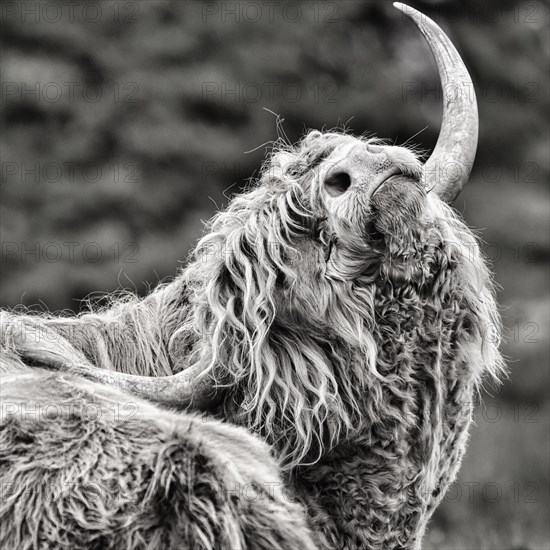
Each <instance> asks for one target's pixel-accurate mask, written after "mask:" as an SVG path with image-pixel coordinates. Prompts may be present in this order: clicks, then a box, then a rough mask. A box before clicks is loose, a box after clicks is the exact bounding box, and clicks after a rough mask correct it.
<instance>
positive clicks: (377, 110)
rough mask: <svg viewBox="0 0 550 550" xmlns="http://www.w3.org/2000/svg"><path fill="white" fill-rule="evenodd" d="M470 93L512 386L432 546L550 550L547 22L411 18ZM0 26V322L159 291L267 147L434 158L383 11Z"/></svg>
mask: <svg viewBox="0 0 550 550" xmlns="http://www.w3.org/2000/svg"><path fill="white" fill-rule="evenodd" d="M414 6H415V7H417V8H419V9H421V10H423V11H424V12H425V13H427V14H429V15H431V16H432V17H433V18H434V19H436V21H438V22H439V23H440V24H441V25H442V26H443V28H444V29H446V30H447V31H448V33H449V34H450V36H451V37H452V39H453V41H454V42H455V44H456V45H457V47H458V49H459V51H460V52H461V53H462V54H463V57H464V59H465V61H466V63H467V65H468V66H469V67H470V69H471V73H472V75H473V78H474V80H475V84H476V90H477V94H478V98H479V107H480V117H481V135H480V147H479V152H478V157H477V161H476V167H475V170H474V173H473V177H472V181H471V183H470V184H469V185H468V187H467V188H466V189H465V190H464V191H463V193H462V194H461V195H460V197H459V199H458V201H457V203H456V206H457V208H458V209H459V210H460V211H461V212H462V213H463V214H464V216H465V218H466V220H467V221H468V223H469V224H470V225H471V226H473V227H475V228H478V229H479V230H480V234H481V236H482V238H483V239H484V241H485V243H486V244H485V251H486V253H487V255H488V256H489V257H490V258H491V259H492V260H493V264H494V270H495V273H496V280H497V282H498V283H499V284H500V285H501V287H502V288H501V290H500V293H499V300H500V303H501V304H502V308H503V316H504V323H505V326H506V334H507V342H506V344H505V345H504V352H505V353H506V356H507V357H508V359H509V366H510V372H511V375H510V379H509V380H508V381H506V382H505V384H504V385H503V387H502V388H501V390H500V391H499V392H498V393H496V392H494V393H492V394H485V395H484V396H483V403H482V404H481V405H480V406H479V407H478V411H477V414H476V419H477V425H476V427H475V428H474V430H473V433H472V437H471V443H470V449H469V453H468V455H467V457H466V459H465V462H464V465H463V468H462V470H461V473H460V477H459V479H458V481H457V483H456V484H455V485H454V486H453V487H452V489H451V491H449V494H448V495H447V497H446V499H445V502H444V504H443V505H442V506H441V507H440V509H439V510H438V512H437V514H436V516H435V518H434V520H433V522H432V523H431V525H430V529H429V532H428V534H427V536H426V540H425V548H438V549H451V548H457V549H458V548H460V549H466V548H467V549H482V548H499V549H511V548H515V549H541V548H548V545H549V531H548V515H547V514H548V507H549V500H548V498H549V479H548V475H549V474H548V458H549V441H548V429H549V412H550V407H549V403H550V391H549V367H548V343H549V336H548V333H549V319H548V312H549V285H548V270H547V268H548V258H549V251H550V243H549V227H548V220H549V210H548V208H549V201H548V199H549V197H548V189H549V188H548V183H549V176H550V174H549V154H550V152H549V148H550V145H549V130H548V106H549V90H548V73H547V71H548V62H549V36H548V24H549V8H548V4H547V3H546V2H544V1H538V0H537V1H524V2H521V1H512V0H500V1H498V2H497V1H496V0H494V1H493V0H490V1H485V0H476V1H472V2H459V1H458V0H456V1H453V0H439V1H438V0H434V1H428V0H423V1H420V0H417V1H415V2H414ZM1 10H2V23H1V24H2V29H1V30H2V32H1V36H2V56H1V57H2V58H1V62H2V128H1V130H2V131H1V147H2V165H1V166H2V183H1V186H2V187H1V204H0V215H1V241H2V266H1V294H0V305H2V306H4V307H13V306H16V305H17V304H24V305H26V306H34V307H36V308H39V309H45V308H47V309H49V310H59V309H66V308H69V309H71V310H75V311H78V310H79V308H80V307H81V302H80V300H82V299H83V298H85V297H88V296H89V295H90V294H91V293H96V292H100V293H105V292H109V291H113V290H115V289H117V288H120V287H121V286H122V287H125V288H130V289H133V290H135V291H136V292H138V293H144V292H146V291H147V288H148V287H149V286H151V285H154V284H155V283H157V282H158V281H159V280H160V279H163V278H164V277H167V276H170V275H173V274H174V273H175V271H176V269H177V268H178V267H179V266H180V265H181V262H182V261H185V259H186V256H187V254H188V251H189V250H190V248H191V247H192V246H193V243H194V242H195V241H196V239H197V238H198V237H199V236H200V235H201V231H202V220H207V219H209V218H210V217H211V216H212V214H213V213H214V212H215V211H216V210H217V209H218V208H221V207H222V206H223V205H224V204H226V203H227V200H228V197H229V196H230V195H231V194H232V193H235V192H238V191H239V190H240V189H242V187H243V186H244V185H245V184H246V182H247V179H248V178H250V177H252V176H254V175H255V174H257V173H258V168H259V166H260V163H261V161H262V159H263V157H264V155H265V152H266V148H265V146H264V145H263V144H265V143H266V142H269V141H271V140H274V139H276V138H277V135H278V134H277V128H276V119H275V117H274V115H273V113H276V114H279V115H280V116H281V117H282V118H284V124H283V129H284V132H286V135H287V136H288V138H289V139H290V140H291V141H294V140H296V139H298V138H299V136H300V135H301V134H302V133H303V131H304V129H305V128H323V127H325V128H331V127H334V126H341V125H342V124H347V126H349V127H350V128H352V129H353V130H354V131H355V132H357V133H361V132H364V131H366V130H368V131H370V132H373V133H376V134H377V135H379V136H381V137H386V138H389V139H391V140H395V141H396V142H397V143H402V142H405V141H406V140H407V139H409V138H411V137H412V136H415V137H413V139H412V141H411V142H412V143H415V144H417V145H419V146H421V147H422V148H425V149H427V150H429V149H430V148H431V147H433V145H434V144H435V141H436V139H437V135H438V129H439V123H440V115H441V97H440V92H439V88H438V84H437V81H438V79H437V73H436V70H435V66H434V62H433V60H432V57H431V54H430V53H429V50H428V48H427V46H426V44H425V43H424V40H423V38H422V37H421V35H420V34H419V32H418V30H417V29H416V28H415V27H414V26H413V24H412V23H410V22H408V20H406V19H405V18H404V17H403V16H402V15H401V14H400V13H399V12H398V11H396V10H393V9H392V8H391V4H390V3H389V2H375V1H371V0H364V1H361V0H354V1H343V2H336V1H313V2H300V3H297V2H287V1H283V0H278V1H274V2H259V1H241V2H205V3H200V2H191V1H181V0H174V1H164V0H154V1H149V0H139V1H122V0H121V1H113V2H95V1H82V2H81V1H74V2H61V0H59V1H28V0H27V1H16V2H9V1H7V2H3V3H2V5H1Z"/></svg>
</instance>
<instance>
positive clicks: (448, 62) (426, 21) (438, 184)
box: [394, 2, 479, 203]
mask: <svg viewBox="0 0 550 550" xmlns="http://www.w3.org/2000/svg"><path fill="white" fill-rule="evenodd" d="M394 6H395V7H396V8H397V9H398V10H400V11H402V12H403V13H404V14H405V15H407V16H408V17H409V18H410V19H412V20H413V21H414V23H415V24H416V26H417V27H418V28H419V29H420V31H421V32H422V34H423V35H424V37H425V38H426V40H427V41H428V44H429V46H430V49H431V50H432V53H433V55H434V57H435V61H436V63H437V68H438V70H439V77H440V79H441V86H442V88H443V121H442V123H441V132H440V133H439V139H438V140H437V145H436V146H435V149H434V151H433V153H432V155H431V157H430V158H429V159H428V161H427V162H426V164H425V165H424V182H425V184H426V187H427V189H428V190H430V191H431V190H432V189H434V190H435V192H436V193H437V194H438V195H439V197H440V198H441V199H442V200H444V201H445V202H448V203H452V202H453V201H454V200H455V198H456V197H457V195H458V194H459V193H460V190H461V189H462V186H463V185H464V184H465V183H466V181H467V180H468V177H469V175H470V172H471V170H472V165H473V163H474V159H475V156H476V149H477V139H478V127H479V117H478V113H477V101H476V95H475V91H474V85H473V83H472V79H471V77H470V75H469V74H468V70H467V69H466V66H465V65H464V62H463V61H462V59H461V57H460V55H459V54H458V52H457V51H456V48H455V47H454V46H453V44H452V42H451V41H450V39H449V37H448V36H447V35H446V34H445V33H444V32H443V31H442V30H441V29H440V28H439V26H438V25H437V24H436V23H434V22H433V21H432V20H431V19H430V18H429V17H426V16H425V15H424V14H422V13H420V12H419V11H417V10H415V9H413V8H411V7H409V6H406V5H405V4H401V3H399V2H395V3H394Z"/></svg>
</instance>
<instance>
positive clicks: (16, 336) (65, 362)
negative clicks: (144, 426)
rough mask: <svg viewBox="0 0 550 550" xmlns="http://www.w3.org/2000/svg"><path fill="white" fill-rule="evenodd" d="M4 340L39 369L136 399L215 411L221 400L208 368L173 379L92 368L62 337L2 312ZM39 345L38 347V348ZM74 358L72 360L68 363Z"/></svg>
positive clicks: (0, 327) (192, 369)
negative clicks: (68, 375) (75, 377)
mask: <svg viewBox="0 0 550 550" xmlns="http://www.w3.org/2000/svg"><path fill="white" fill-rule="evenodd" d="M0 340H1V341H2V342H3V343H4V345H5V347H6V349H8V350H9V349H11V350H14V351H15V352H16V353H17V354H19V355H20V356H21V357H22V358H25V359H27V360H30V361H32V362H33V363H35V364H36V365H37V366H42V367H44V368H50V369H57V370H62V371H66V372H69V373H71V374H77V375H80V376H83V377H85V378H87V379H89V380H93V381H94V382H100V383H102V384H106V385H109V386H114V387H117V388H120V389H122V390H125V391H127V392H129V393H131V394H132V395H136V396H138V397H142V398H144V399H147V400H149V401H156V402H159V403H165V404H168V405H173V406H177V407H186V406H188V405H192V406H193V408H198V409H208V408H212V406H213V405H215V404H216V403H217V400H218V398H220V393H219V392H216V389H215V381H214V380H213V378H212V375H211V374H210V373H209V372H208V370H205V369H204V367H202V366H198V365H194V366H191V367H188V368H187V369H185V370H183V371H181V372H179V373H177V374H174V375H172V376H160V377H153V376H139V375H133V374H125V373H121V372H115V371H109V370H105V369H102V368H98V367H95V366H94V365H92V364H91V363H90V362H89V361H88V360H87V359H86V357H84V355H83V354H80V353H79V352H77V351H76V350H75V349H74V348H73V347H72V346H71V344H70V343H69V342H68V341H67V340H66V339H65V338H64V337H63V336H61V335H60V334H59V333H57V332H55V331H54V330H52V329H50V328H49V327H46V326H45V325H42V324H39V323H34V322H33V321H31V320H29V319H24V320H22V319H17V318H11V319H10V316H9V315H7V314H6V313H5V312H0ZM37 344H38V345H37ZM69 357H71V358H72V359H67V358H69Z"/></svg>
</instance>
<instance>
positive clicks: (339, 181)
mask: <svg viewBox="0 0 550 550" xmlns="http://www.w3.org/2000/svg"><path fill="white" fill-rule="evenodd" d="M350 185H351V176H350V175H349V174H348V173H347V172H345V171H343V170H339V171H337V172H332V173H330V174H328V175H327V177H326V178H325V188H326V190H327V193H328V194H329V195H330V196H331V197H338V196H340V195H342V194H344V193H345V192H346V191H347V190H348V189H349V188H350Z"/></svg>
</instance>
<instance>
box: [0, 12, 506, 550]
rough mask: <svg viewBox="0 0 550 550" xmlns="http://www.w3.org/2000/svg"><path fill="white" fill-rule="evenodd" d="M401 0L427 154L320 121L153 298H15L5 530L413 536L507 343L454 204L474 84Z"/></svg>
mask: <svg viewBox="0 0 550 550" xmlns="http://www.w3.org/2000/svg"><path fill="white" fill-rule="evenodd" d="M397 7H398V8H399V9H401V10H402V11H404V12H405V13H407V14H408V15H409V16H410V17H411V18H412V19H413V21H414V22H415V23H416V24H417V25H418V26H419V28H420V29H421V31H422V32H423V34H424V35H425V37H426V38H427V40H428V43H429V44H430V47H431V49H432V51H433V52H434V55H435V58H436V61H437V64H438V67H439V72H440V75H441V80H442V85H443V91H444V96H445V97H444V116H443V123H442V130H441V135H440V138H439V141H438V144H437V146H436V149H435V151H434V153H433V154H432V156H431V157H430V158H429V159H428V161H427V162H426V164H424V165H422V163H421V162H420V160H419V159H418V158H417V156H416V155H415V154H414V153H413V152H412V151H411V150H409V149H407V148H404V147H394V146H388V145H386V144H384V142H382V141H380V140H375V139H366V138H362V137H360V138H356V137H352V136H350V135H347V134H346V133H345V132H328V133H322V132H318V131H311V132H309V133H308V134H307V135H306V136H305V137H304V138H303V139H302V141H300V142H299V143H298V144H297V145H296V146H288V145H286V146H285V145H281V146H279V147H278V148H276V150H275V151H274V152H273V153H272V154H271V155H270V157H269V159H268V160H267V162H266V164H265V166H264V168H263V170H262V173H261V176H260V178H259V181H258V182H257V184H256V185H255V186H253V188H252V189H250V190H248V191H247V192H245V193H243V194H241V195H239V196H237V197H235V198H234V199H233V200H232V201H231V203H230V204H229V206H228V208H227V209H226V210H225V211H223V212H220V213H218V214H217V215H216V216H215V218H214V219H213V220H212V222H211V223H210V225H209V228H208V232H207V233H206V235H205V236H204V237H203V238H202V240H201V241H200V242H199V244H198V245H197V247H196V249H195V251H194V255H193V258H192V259H191V261H190V262H189V264H188V265H187V267H186V268H185V269H183V270H182V271H181V273H180V274H179V275H178V276H177V277H176V278H175V280H174V281H172V282H171V283H169V284H164V285H161V286H159V287H158V288H157V289H156V290H155V291H154V292H152V293H151V294H150V295H149V296H147V297H146V298H144V299H138V298H128V299H125V300H121V299H117V300H114V301H113V303H112V304H111V305H110V306H109V307H106V308H104V309H102V310H97V311H91V312H89V313H86V314H83V315H81V316H78V317H59V316H57V317H56V316H46V315H22V314H15V313H10V312H4V313H3V317H2V321H1V333H0V338H1V344H2V350H3V357H2V372H3V374H2V391H1V398H2V403H3V405H2V432H1V433H2V435H1V438H2V439H1V442H2V444H1V446H0V449H1V450H0V456H1V462H0V475H1V480H2V486H3V488H4V491H5V493H6V494H4V495H3V497H4V498H3V500H2V503H1V504H0V519H1V527H0V543H1V545H2V547H10V548H12V547H13V548H15V547H16V548H20V549H23V548H53V547H55V548H67V549H68V548H71V549H76V548H83V549H84V548H86V549H87V548H117V549H120V548H125V549H128V550H130V549H132V550H134V549H138V548H180V549H193V550H196V549H204V550H207V549H218V548H219V549H226V548H232V549H237V548H239V549H277V548H279V549H294V548H303V549H308V548H311V549H313V548H317V549H324V550H329V549H335V548H341V549H344V548H345V549H369V550H374V549H377V550H382V549H384V550H386V549H390V548H393V549H397V548H418V547H419V544H420V541H421V538H422V534H423V532H424V529H425V527H426V524H427V521H428V519H429V518H430V516H431V514H432V513H433V511H434V509H435V508H436V506H437V504H438V503H439V502H440V501H441V499H442V498H443V495H444V493H445V490H446V488H447V487H448V485H449V484H450V483H451V482H452V481H453V479H454V477H455V475H456V472H457V469H458V467H459V464H460V461H461V458H462V456H463V454H464V450H465V446H466V440H467V433H468V427H469V425H470V423H471V411H472V401H473V397H474V394H475V392H476V390H477V389H478V388H479V387H480V385H481V383H482V381H483V380H484V378H485V375H489V376H490V377H492V378H493V379H497V377H498V374H499V373H500V371H501V369H502V360H501V357H500V355H499V351H498V338H499V326H500V325H499V317H498V313H497V307H496V304H495V299H494V292H493V288H492V284H491V277H490V273H489V271H488V268H487V266H486V263H485V261H484V259H483V258H482V256H481V254H480V251H479V247H478V245H477V242H476V239H475V237H474V235H473V234H472V232H471V231H470V230H469V229H468V228H467V227H466V226H465V224H464V223H463V222H462V221H461V220H460V219H459V217H458V215H457V214H456V213H455V212H454V211H453V209H452V208H451V206H450V205H449V204H448V203H451V202H452V201H453V200H454V198H455V197H456V195H457V194H458V192H459V191H460V189H461V187H462V185H463V184H464V183H465V181H466V179H467V178H468V175H469V169H470V167H471V164H472V163H473V160H474V156H475V150H476V144H477V125H478V120H477V108H476V104H475V98H472V96H471V94H470V95H467V94H456V93H453V92H454V91H456V89H457V87H459V88H462V87H464V86H465V85H467V86H469V90H473V87H472V86H471V79H470V77H469V75H468V72H467V70H466V68H465V67H464V64H463V62H462V60H461V59H460V57H459V55H458V53H457V52H456V50H455V49H454V47H453V46H452V44H451V42H450V41H449V39H448V38H447V37H446V36H445V34H444V33H443V32H442V31H441V29H439V27H438V26H437V25H436V24H435V23H434V22H433V21H431V20H430V19H428V18H426V17H425V16H423V15H422V14H420V13H419V12H417V11H415V10H412V9H411V8H408V7H406V6H403V5H400V4H398V5H397ZM448 165H454V166H455V167H456V166H459V167H460V168H461V169H460V170H452V174H451V173H449V174H447V173H446V172H447V171H445V170H443V169H442V168H443V167H445V166H448ZM443 173H445V174H446V175H445V176H444V177H443V176H442V174H443ZM47 403H51V404H55V406H54V407H52V406H50V407H49V408H48V407H46V404H47ZM90 408H91V409H93V411H95V413H94V414H90ZM198 411H202V413H203V416H202V417H200V416H198V415H197V412H198ZM129 487H130V488H131V490H130V489H129Z"/></svg>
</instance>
